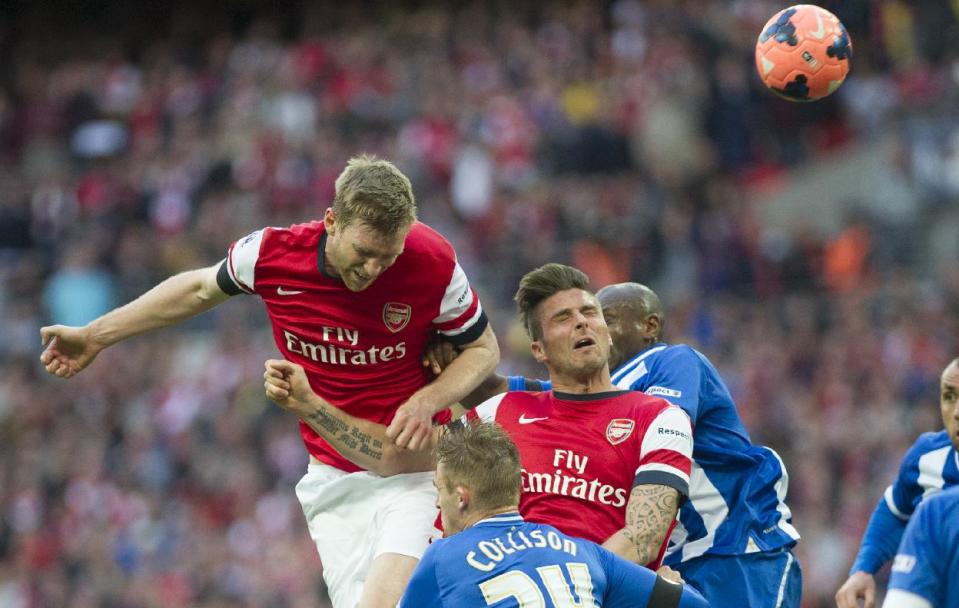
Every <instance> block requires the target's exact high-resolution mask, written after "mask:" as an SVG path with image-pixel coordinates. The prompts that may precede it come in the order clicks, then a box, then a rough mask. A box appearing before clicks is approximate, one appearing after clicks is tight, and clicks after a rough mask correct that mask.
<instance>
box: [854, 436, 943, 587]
mask: <svg viewBox="0 0 959 608" xmlns="http://www.w3.org/2000/svg"><path fill="white" fill-rule="evenodd" d="M957 485H959V454H957V453H956V448H955V447H953V445H952V441H951V440H950V439H949V434H948V433H947V432H946V431H939V432H937V433H923V434H922V435H920V436H919V438H918V439H917V440H916V442H915V443H914V444H913V445H912V447H911V448H909V450H908V451H907V452H906V455H905V456H903V459H902V462H901V463H900V465H899V474H898V475H897V476H896V480H895V481H894V482H893V483H892V485H890V486H889V487H888V488H886V491H885V493H884V494H883V496H882V498H881V499H880V500H879V504H878V505H876V509H875V510H874V511H873V514H872V517H870V518H869V525H868V526H867V527H866V532H865V534H863V537H862V543H861V545H860V547H859V553H857V554H856V561H855V562H854V563H853V565H852V568H851V569H850V571H849V573H850V574H852V573H854V572H858V571H862V572H868V573H870V574H875V573H876V572H877V571H878V570H879V569H880V568H881V567H882V566H883V564H885V563H886V562H888V561H889V560H890V559H892V556H893V555H895V553H896V549H897V548H898V546H899V543H900V541H901V539H902V535H903V533H904V531H905V529H906V524H907V522H908V521H909V519H910V517H911V516H912V514H913V513H914V512H915V510H916V508H917V507H918V506H919V504H920V503H921V502H922V501H923V500H925V499H926V498H928V497H929V496H932V495H933V494H936V493H937V492H939V491H940V490H943V489H946V488H951V487H954V486H957Z"/></svg>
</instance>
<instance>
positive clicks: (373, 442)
mask: <svg viewBox="0 0 959 608" xmlns="http://www.w3.org/2000/svg"><path fill="white" fill-rule="evenodd" d="M306 423H307V424H308V425H310V427H311V428H312V429H313V430H314V431H316V432H317V433H318V434H319V435H320V437H322V438H323V439H326V440H327V441H329V442H330V443H331V444H332V445H333V447H334V448H336V449H337V451H339V452H345V451H350V450H352V451H353V452H355V453H359V454H364V455H366V456H369V457H370V458H372V459H374V460H382V459H383V442H382V441H380V440H379V439H376V438H374V437H373V436H372V435H370V434H369V433H366V432H364V431H363V430H361V429H360V428H359V427H357V426H354V425H352V424H348V423H346V422H344V421H342V420H340V419H338V418H336V417H335V416H333V415H331V414H330V413H329V412H327V411H326V410H323V409H319V410H316V411H313V412H310V413H309V414H307V416H306ZM343 455H344V456H347V457H349V456H348V455H347V454H343Z"/></svg>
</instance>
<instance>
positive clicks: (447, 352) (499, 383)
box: [423, 338, 509, 409]
mask: <svg viewBox="0 0 959 608" xmlns="http://www.w3.org/2000/svg"><path fill="white" fill-rule="evenodd" d="M457 356H459V352H458V351H457V350H456V347H455V346H453V344H451V343H450V342H449V341H448V340H445V339H443V338H436V339H434V340H432V341H431V342H430V343H429V344H428V345H427V346H426V352H425V353H423V367H428V368H429V369H430V371H432V372H433V374H435V375H437V376H438V375H440V374H441V373H442V372H443V370H444V369H446V368H447V367H449V364H450V363H452V362H453V360H454V359H456V357H457ZM508 390H509V379H508V378H507V377H506V376H502V375H500V374H498V373H496V372H495V371H494V372H493V373H492V374H490V375H489V376H486V378H484V379H483V381H482V382H480V383H479V386H477V387H476V388H475V389H473V392H471V393H470V394H468V395H466V396H465V397H463V398H462V399H460V404H462V405H463V407H465V408H466V409H473V408H474V407H476V406H477V405H479V404H480V403H483V402H484V401H486V400H487V399H489V398H490V397H494V396H496V395H499V394H500V393H505V392H506V391H508Z"/></svg>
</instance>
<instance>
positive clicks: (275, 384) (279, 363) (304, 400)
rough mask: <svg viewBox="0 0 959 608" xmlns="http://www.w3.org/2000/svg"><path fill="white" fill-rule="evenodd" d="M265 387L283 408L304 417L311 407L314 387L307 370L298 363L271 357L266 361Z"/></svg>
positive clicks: (267, 393) (272, 398)
mask: <svg viewBox="0 0 959 608" xmlns="http://www.w3.org/2000/svg"><path fill="white" fill-rule="evenodd" d="M264 367H265V368H266V371H264V372H263V388H264V390H265V391H266V396H267V397H269V398H270V399H271V400H273V402H274V403H276V404H277V405H279V406H280V407H282V408H283V409H285V410H287V411H290V412H293V413H294V414H296V415H298V416H300V417H303V416H305V415H306V414H308V413H309V412H310V411H311V409H310V407H311V406H310V396H311V395H312V394H313V389H312V388H311V387H310V381H309V380H307V378H306V372H305V371H304V370H303V368H302V367H301V366H299V365H297V364H296V363H291V362H289V361H285V360H282V359H269V360H267V362H266V363H264Z"/></svg>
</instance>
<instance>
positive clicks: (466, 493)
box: [456, 486, 472, 511]
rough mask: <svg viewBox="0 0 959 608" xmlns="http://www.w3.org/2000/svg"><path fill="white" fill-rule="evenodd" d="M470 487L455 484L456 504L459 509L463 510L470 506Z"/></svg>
mask: <svg viewBox="0 0 959 608" xmlns="http://www.w3.org/2000/svg"><path fill="white" fill-rule="evenodd" d="M470 494H471V493H470V489H469V488H467V487H466V486H456V506H457V507H459V510H460V511H465V510H466V509H468V508H469V506H470V499H471V498H472V496H471V495H470Z"/></svg>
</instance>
